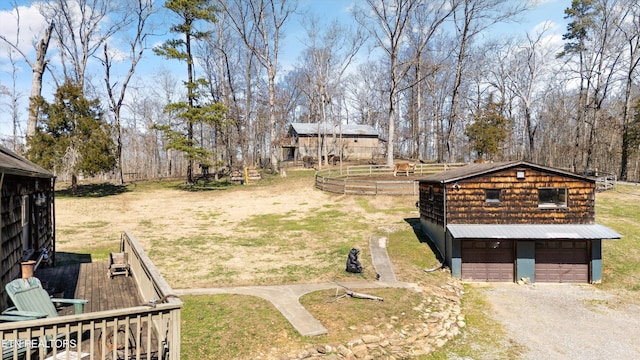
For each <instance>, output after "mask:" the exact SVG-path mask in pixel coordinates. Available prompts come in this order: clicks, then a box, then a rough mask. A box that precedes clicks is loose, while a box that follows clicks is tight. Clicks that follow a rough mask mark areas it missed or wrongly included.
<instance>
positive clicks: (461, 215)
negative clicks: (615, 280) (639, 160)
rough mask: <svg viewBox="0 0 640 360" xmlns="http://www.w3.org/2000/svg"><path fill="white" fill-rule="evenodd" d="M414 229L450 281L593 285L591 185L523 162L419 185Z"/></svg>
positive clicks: (598, 275)
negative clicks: (447, 272) (417, 224)
mask: <svg viewBox="0 0 640 360" xmlns="http://www.w3.org/2000/svg"><path fill="white" fill-rule="evenodd" d="M419 188H420V200H419V202H418V206H419V208H420V224H421V227H422V230H423V231H424V232H425V233H426V234H427V236H428V237H429V238H430V239H431V241H432V242H433V245H434V248H435V249H437V254H436V255H437V256H438V257H439V258H440V259H441V260H442V261H443V263H444V264H446V265H448V266H449V267H450V269H451V274H452V275H453V276H454V277H457V278H461V279H465V280H473V281H518V280H521V279H528V280H530V281H532V282H533V281H538V282H599V281H601V279H602V240H603V239H619V238H620V235H619V234H618V233H616V232H615V231H613V230H611V229H609V228H607V227H605V226H602V225H598V224H596V223H595V191H596V190H595V188H596V186H595V179H594V178H591V177H587V176H583V175H580V174H574V173H572V172H569V171H565V170H561V169H556V168H550V167H546V166H542V165H537V164H532V163H529V162H525V161H510V162H500V163H484V164H471V165H466V166H463V167H459V168H456V169H453V170H449V171H445V172H442V173H439V174H434V175H430V176H428V177H426V178H423V179H420V180H419Z"/></svg>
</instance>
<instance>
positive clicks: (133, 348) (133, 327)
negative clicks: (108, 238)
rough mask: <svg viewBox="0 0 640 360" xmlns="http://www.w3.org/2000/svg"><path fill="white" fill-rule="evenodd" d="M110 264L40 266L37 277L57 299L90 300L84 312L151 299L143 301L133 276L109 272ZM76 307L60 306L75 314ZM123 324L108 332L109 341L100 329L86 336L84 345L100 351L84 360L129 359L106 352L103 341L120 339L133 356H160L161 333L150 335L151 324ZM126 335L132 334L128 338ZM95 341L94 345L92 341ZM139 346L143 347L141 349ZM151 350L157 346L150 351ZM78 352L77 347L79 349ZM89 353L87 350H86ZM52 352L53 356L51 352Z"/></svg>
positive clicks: (134, 305)
mask: <svg viewBox="0 0 640 360" xmlns="http://www.w3.org/2000/svg"><path fill="white" fill-rule="evenodd" d="M108 268H109V264H108V262H106V261H99V262H91V263H80V264H72V265H64V266H57V267H52V268H42V269H38V270H37V271H36V273H35V276H36V277H38V278H39V279H40V281H41V282H42V285H43V287H44V288H45V289H46V290H47V291H48V292H49V293H50V294H51V295H52V297H54V298H72V299H86V300H89V302H88V303H87V304H85V306H84V313H85V314H86V313H91V312H99V311H107V310H118V309H126V308H131V307H136V306H141V305H144V304H146V303H148V300H147V301H143V300H142V299H141V297H140V294H139V291H138V287H137V285H136V282H135V280H134V279H133V277H132V276H125V275H117V276H114V277H112V278H110V277H109V275H108ZM73 313H74V309H73V306H66V307H60V308H59V309H58V314H59V315H61V316H63V315H73ZM126 326H127V325H120V326H119V327H118V329H117V331H116V330H110V331H108V332H107V334H108V335H107V336H108V338H107V340H105V341H103V340H102V332H101V331H100V330H96V334H95V336H94V338H93V339H89V338H87V334H85V335H84V336H83V341H82V345H81V348H82V349H90V348H91V347H92V345H93V346H95V348H96V349H98V350H96V354H94V357H91V356H83V357H82V359H92V358H95V359H101V358H105V359H114V358H118V359H120V358H125V357H124V355H123V351H121V350H118V351H117V353H118V356H116V357H114V356H112V354H111V353H106V354H102V351H100V350H99V349H101V344H110V343H112V342H114V341H115V342H116V344H118V345H116V346H122V345H121V344H123V343H124V342H127V343H128V345H127V347H128V348H129V349H130V350H129V351H130V352H129V354H131V355H130V357H131V358H135V355H134V354H136V353H138V356H139V358H140V359H158V353H157V351H155V349H156V348H157V346H158V340H157V334H156V333H155V331H152V334H151V335H150V336H148V330H149V326H148V324H140V323H138V324H134V323H131V324H130V325H128V327H129V329H128V331H126V329H125V327H126ZM114 333H117V335H116V337H117V339H114ZM125 334H129V336H128V339H127V336H126V335H125ZM92 343H93V344H92ZM107 348H108V350H109V352H111V351H113V350H112V349H113V345H111V346H110V345H107ZM137 348H139V349H137ZM147 349H154V350H151V351H147ZM76 351H77V350H76ZM82 352H83V353H86V352H87V351H86V350H84V351H82ZM48 355H51V354H50V353H49V354H48Z"/></svg>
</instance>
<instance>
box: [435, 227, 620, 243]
mask: <svg viewBox="0 0 640 360" xmlns="http://www.w3.org/2000/svg"><path fill="white" fill-rule="evenodd" d="M447 230H448V231H449V233H451V235H452V236H453V237H454V238H455V239H514V240H569V239H571V240H573V239H585V240H595V239H620V237H621V236H620V234H618V233H617V232H615V231H613V230H611V229H609V228H608V227H606V226H604V225H598V224H577V225H573V224H566V225H565V224H544V225H529V224H450V225H447Z"/></svg>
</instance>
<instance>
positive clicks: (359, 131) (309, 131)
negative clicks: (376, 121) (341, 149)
mask: <svg viewBox="0 0 640 360" xmlns="http://www.w3.org/2000/svg"><path fill="white" fill-rule="evenodd" d="M318 126H320V132H321V133H322V134H323V135H333V134H336V135H340V134H342V135H348V136H356V135H360V136H378V132H377V131H376V130H375V129H374V128H373V127H371V126H369V125H357V124H342V125H336V127H335V128H334V127H333V126H332V125H331V124H326V125H325V124H324V123H320V124H309V123H292V124H291V128H293V130H294V131H295V132H296V133H297V134H298V135H317V134H318Z"/></svg>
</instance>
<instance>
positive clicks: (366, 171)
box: [315, 163, 464, 196]
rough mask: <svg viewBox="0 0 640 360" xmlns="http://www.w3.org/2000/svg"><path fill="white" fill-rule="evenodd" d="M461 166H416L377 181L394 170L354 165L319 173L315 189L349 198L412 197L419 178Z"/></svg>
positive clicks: (384, 167) (377, 166)
mask: <svg viewBox="0 0 640 360" xmlns="http://www.w3.org/2000/svg"><path fill="white" fill-rule="evenodd" d="M462 165H464V164H463V163H456V164H416V166H415V168H414V169H413V170H412V171H411V172H410V174H411V176H410V177H407V176H405V174H404V173H398V176H396V177H395V178H394V179H393V180H390V179H389V180H387V179H379V178H376V177H379V176H390V175H393V169H392V168H389V167H387V166H381V165H357V166H348V167H345V168H343V169H340V168H338V169H335V168H334V169H328V170H322V171H318V172H317V173H316V176H315V186H316V188H318V189H320V190H323V191H327V192H331V193H336V194H349V195H415V196H417V195H418V193H419V190H418V182H417V180H419V178H420V177H424V176H427V175H430V174H436V173H440V172H443V171H447V170H449V169H452V168H455V167H459V166H462Z"/></svg>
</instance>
